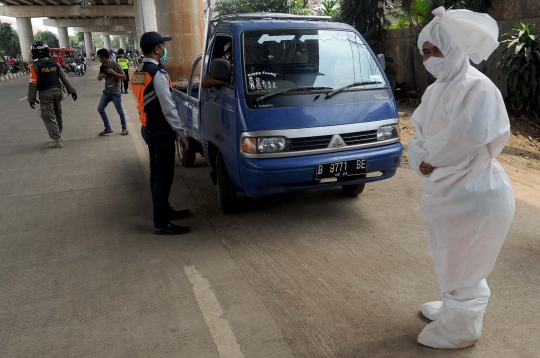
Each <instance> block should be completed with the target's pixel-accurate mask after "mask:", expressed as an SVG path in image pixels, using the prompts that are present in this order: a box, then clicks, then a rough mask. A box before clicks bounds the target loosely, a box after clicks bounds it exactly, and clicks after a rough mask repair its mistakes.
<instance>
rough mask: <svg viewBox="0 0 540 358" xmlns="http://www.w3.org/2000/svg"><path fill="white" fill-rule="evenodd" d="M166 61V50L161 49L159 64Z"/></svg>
mask: <svg viewBox="0 0 540 358" xmlns="http://www.w3.org/2000/svg"><path fill="white" fill-rule="evenodd" d="M165 60H167V49H166V48H165V49H163V56H161V57H160V58H159V62H165Z"/></svg>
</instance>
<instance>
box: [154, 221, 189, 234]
mask: <svg viewBox="0 0 540 358" xmlns="http://www.w3.org/2000/svg"><path fill="white" fill-rule="evenodd" d="M188 232H189V227H187V226H178V225H174V224H171V223H168V224H167V225H165V226H162V227H157V226H154V234H156V235H184V234H187V233H188Z"/></svg>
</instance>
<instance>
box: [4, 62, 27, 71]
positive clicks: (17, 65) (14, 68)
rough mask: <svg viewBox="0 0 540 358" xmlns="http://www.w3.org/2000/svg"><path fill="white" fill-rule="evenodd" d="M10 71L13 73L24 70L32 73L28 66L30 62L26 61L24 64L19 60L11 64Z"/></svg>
mask: <svg viewBox="0 0 540 358" xmlns="http://www.w3.org/2000/svg"><path fill="white" fill-rule="evenodd" d="M9 72H11V73H18V72H24V73H27V74H28V73H30V68H29V67H28V64H27V63H26V62H23V63H22V66H21V65H20V63H19V62H18V61H17V62H15V63H14V64H12V65H10V66H9Z"/></svg>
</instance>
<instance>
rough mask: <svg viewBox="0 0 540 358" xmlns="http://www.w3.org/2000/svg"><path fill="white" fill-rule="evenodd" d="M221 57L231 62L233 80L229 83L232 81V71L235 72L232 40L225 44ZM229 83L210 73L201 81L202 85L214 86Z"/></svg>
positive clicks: (206, 86)
mask: <svg viewBox="0 0 540 358" xmlns="http://www.w3.org/2000/svg"><path fill="white" fill-rule="evenodd" d="M221 58H223V59H225V60H227V61H229V63H230V64H231V80H230V81H229V83H232V73H233V70H232V69H233V67H232V66H233V56H232V42H228V43H227V44H226V45H225V46H223V55H222V56H221ZM229 83H227V82H224V81H220V80H218V79H215V78H213V77H212V76H211V75H210V74H208V75H206V76H205V77H204V78H203V80H202V81H201V87H202V88H212V87H216V86H222V85H226V84H229Z"/></svg>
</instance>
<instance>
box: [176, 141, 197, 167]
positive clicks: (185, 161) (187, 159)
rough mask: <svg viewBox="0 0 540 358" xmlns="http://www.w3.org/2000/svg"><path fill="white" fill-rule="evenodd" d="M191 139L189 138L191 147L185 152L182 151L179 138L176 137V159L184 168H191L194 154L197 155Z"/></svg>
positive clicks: (193, 162)
mask: <svg viewBox="0 0 540 358" xmlns="http://www.w3.org/2000/svg"><path fill="white" fill-rule="evenodd" d="M192 143H193V141H192V140H191V138H189V144H190V147H191V149H189V150H188V151H187V152H183V151H182V146H181V145H180V138H176V150H177V151H178V159H179V160H180V164H182V166H183V167H185V168H191V167H192V166H193V165H194V164H195V156H196V155H197V152H196V151H195V148H193V145H192Z"/></svg>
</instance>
